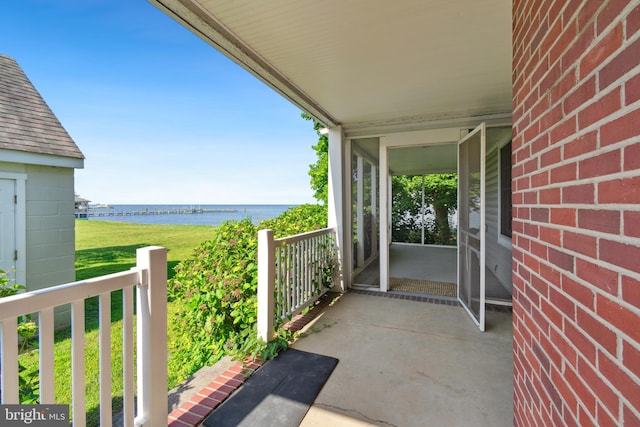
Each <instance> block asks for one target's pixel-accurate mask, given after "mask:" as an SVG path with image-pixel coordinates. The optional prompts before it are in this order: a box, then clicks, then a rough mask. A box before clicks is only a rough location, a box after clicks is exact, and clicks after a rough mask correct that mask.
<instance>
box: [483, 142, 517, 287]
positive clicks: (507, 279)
mask: <svg viewBox="0 0 640 427" xmlns="http://www.w3.org/2000/svg"><path fill="white" fill-rule="evenodd" d="M499 158H500V156H499V150H493V151H492V152H491V153H489V154H488V155H487V169H486V174H487V179H486V191H487V200H486V203H487V204H486V213H487V233H486V239H487V240H486V265H487V267H488V268H489V269H490V270H491V271H493V273H494V274H495V275H496V277H497V278H498V280H499V281H500V283H502V285H503V286H504V287H505V288H506V289H507V290H508V291H509V293H511V289H512V287H513V284H512V281H511V250H510V249H509V248H507V247H505V246H503V245H501V244H500V243H498V236H499V232H500V217H499V202H498V200H499V190H500V187H499V180H498V171H499V166H500V165H499Z"/></svg>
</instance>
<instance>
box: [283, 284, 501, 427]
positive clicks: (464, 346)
mask: <svg viewBox="0 0 640 427" xmlns="http://www.w3.org/2000/svg"><path fill="white" fill-rule="evenodd" d="M381 295H382V294H381ZM303 330H306V331H307V335H306V336H305V337H303V338H300V339H299V340H298V341H296V342H295V343H294V345H293V348H297V349H299V350H305V351H310V352H314V353H319V354H324V355H328V356H333V357H336V358H338V359H339V362H338V365H337V367H336V369H335V370H334V371H333V373H332V375H331V376H330V378H329V380H328V381H327V383H326V384H325V385H324V388H323V389H322V391H321V392H320V394H319V395H318V397H317V399H316V401H315V403H314V405H313V406H312V408H311V409H310V410H309V412H308V413H307V415H306V417H305V419H304V420H303V422H302V424H301V425H302V426H305V427H313V426H323V427H324V426H327V425H331V426H357V425H377V426H421V427H422V426H510V425H512V423H513V398H512V381H513V380H512V373H513V358H512V330H511V313H504V312H487V332H485V333H481V332H479V331H478V330H477V328H476V327H475V325H474V324H473V323H472V321H471V320H470V319H469V318H468V316H467V314H466V312H465V311H464V310H463V309H462V308H460V307H455V306H446V305H438V304H433V303H427V302H419V301H409V300H401V299H392V298H389V297H386V296H370V295H363V294H359V293H357V292H349V293H347V294H345V295H342V296H341V297H340V298H339V299H338V300H337V301H336V302H335V303H334V304H333V306H331V307H328V308H327V309H326V311H325V312H324V313H323V314H321V315H319V316H318V317H317V318H316V319H315V320H314V321H312V322H311V323H309V324H308V325H307V326H306V327H305V328H304V329H303Z"/></svg>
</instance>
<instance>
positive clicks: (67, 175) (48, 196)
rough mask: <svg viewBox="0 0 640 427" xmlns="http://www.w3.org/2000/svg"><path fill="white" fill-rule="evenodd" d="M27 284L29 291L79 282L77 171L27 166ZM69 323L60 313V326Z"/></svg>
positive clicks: (63, 312)
mask: <svg viewBox="0 0 640 427" xmlns="http://www.w3.org/2000/svg"><path fill="white" fill-rule="evenodd" d="M25 172H26V173H27V176H28V178H27V184H26V187H27V188H26V214H27V221H26V222H27V231H26V246H27V253H26V257H27V263H26V266H27V272H26V277H27V283H26V286H27V288H28V289H29V290H35V289H41V288H46V287H49V286H53V285H58V284H61V283H68V282H73V281H75V217H74V170H73V169H71V168H59V167H50V166H32V165H26V166H25ZM68 321H69V311H68V308H63V309H58V310H57V311H56V326H57V327H61V326H64V325H65V324H67V323H68Z"/></svg>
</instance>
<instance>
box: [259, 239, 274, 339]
mask: <svg viewBox="0 0 640 427" xmlns="http://www.w3.org/2000/svg"><path fill="white" fill-rule="evenodd" d="M274 249H275V245H274V241H273V231H272V230H260V231H258V337H259V338H261V339H262V340H263V341H264V342H269V341H271V340H272V339H273V332H274V330H273V327H274V326H273V323H274V322H273V319H274V315H275V313H274V311H275V306H276V304H275V300H274V291H275V267H276V259H275V252H274Z"/></svg>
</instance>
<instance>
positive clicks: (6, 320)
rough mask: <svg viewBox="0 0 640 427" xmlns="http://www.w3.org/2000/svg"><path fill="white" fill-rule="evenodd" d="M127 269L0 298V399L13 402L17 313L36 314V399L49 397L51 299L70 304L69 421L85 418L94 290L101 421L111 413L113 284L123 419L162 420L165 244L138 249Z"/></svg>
mask: <svg viewBox="0 0 640 427" xmlns="http://www.w3.org/2000/svg"><path fill="white" fill-rule="evenodd" d="M136 257H137V265H136V267H134V268H132V269H131V270H130V271H125V272H122V273H115V274H110V275H107V276H102V277H98V278H94V279H89V280H84V281H80V282H74V283H68V284H64V285H59V286H54V287H51V288H47V289H42V290H38V291H34V292H25V293H22V294H18V295H14V296H11V297H7V298H3V299H0V326H1V328H2V329H1V331H2V339H1V340H0V360H1V361H2V364H1V369H2V370H1V373H0V376H1V380H2V381H1V388H0V393H1V395H2V403H3V404H8V403H10V404H17V403H19V390H18V385H19V383H18V381H19V380H18V333H17V323H18V322H17V319H18V317H20V316H22V315H25V314H30V313H37V314H38V324H39V328H38V329H39V340H40V345H39V351H40V370H39V372H40V403H42V404H53V403H55V391H54V369H53V368H54V342H53V341H54V340H53V338H54V337H53V333H54V327H53V325H54V317H53V310H54V307H57V306H60V305H64V304H71V340H72V355H71V357H72V358H71V365H72V402H71V405H72V411H73V425H74V427H82V426H84V425H85V424H86V402H85V382H86V380H85V366H84V344H85V340H84V335H85V329H84V301H85V299H87V298H90V297H93V296H98V297H99V304H100V305H99V307H100V309H99V310H100V315H99V316H100V322H99V342H100V425H103V426H110V425H111V424H112V419H111V411H112V407H111V399H112V396H111V298H110V297H111V292H113V291H117V290H120V289H121V290H122V292H123V316H122V319H123V327H122V330H123V332H122V335H123V337H122V341H123V385H124V392H123V394H124V396H123V398H124V425H125V426H134V425H135V426H161V425H162V426H166V423H167V251H166V249H165V248H161V247H146V248H141V249H138V250H137V253H136ZM134 287H135V288H136V290H137V295H136V300H137V303H136V323H137V330H136V334H137V347H136V350H135V351H136V353H137V369H136V371H137V372H135V373H134V363H133V357H134V347H133V301H134V295H133V290H134ZM134 374H135V375H137V389H138V390H137V416H136V415H134V387H133V380H134Z"/></svg>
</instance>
